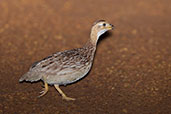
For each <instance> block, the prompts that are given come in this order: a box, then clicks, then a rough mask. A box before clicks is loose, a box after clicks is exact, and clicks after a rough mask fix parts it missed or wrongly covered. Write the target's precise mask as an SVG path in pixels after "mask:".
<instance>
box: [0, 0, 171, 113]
mask: <svg viewBox="0 0 171 114" xmlns="http://www.w3.org/2000/svg"><path fill="white" fill-rule="evenodd" d="M170 4H171V2H170V1H169V0H162V1H161V0H143V1H142V0H139V1H138V0H85V1H82V0H61V1H59V0H0V114H2V113H5V114H8V113H9V114H19V113H20V114H39V113H40V114H54V113H56V114H124V113H125V114H126V113H127V114H171V32H170V31H171V15H170V12H171V7H170ZM98 19H105V20H107V21H108V22H110V23H112V24H114V25H115V26H116V29H115V30H114V31H111V32H109V33H110V34H106V35H103V37H101V38H102V40H100V42H99V43H98V50H97V52H96V56H95V60H94V65H93V68H92V70H91V72H90V73H89V75H88V76H87V77H86V78H84V79H83V80H81V81H79V82H77V83H75V84H72V85H69V86H66V87H63V86H62V87H61V89H62V90H63V91H64V92H65V93H66V94H67V95H68V96H70V97H74V98H76V99H77V100H76V101H71V102H67V101H64V100H62V99H61V96H59V94H58V92H57V91H56V90H55V89H54V87H50V88H49V92H48V94H47V95H45V96H44V97H42V98H37V96H38V95H39V92H40V91H41V89H42V87H41V85H42V83H41V82H38V83H33V84H31V83H25V82H24V83H19V82H18V80H19V78H20V77H21V76H22V75H23V74H24V73H25V72H27V70H28V69H29V67H30V65H31V64H32V63H33V62H34V61H37V60H40V59H42V58H44V57H46V56H48V55H50V54H51V53H54V52H56V51H62V50H65V49H72V48H76V47H81V46H82V45H83V44H84V43H85V42H86V41H87V40H88V38H89V33H90V28H91V25H92V24H93V22H94V21H96V20H98Z"/></svg>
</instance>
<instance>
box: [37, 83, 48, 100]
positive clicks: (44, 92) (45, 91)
mask: <svg viewBox="0 0 171 114" xmlns="http://www.w3.org/2000/svg"><path fill="white" fill-rule="evenodd" d="M47 92H48V84H47V83H45V85H44V88H43V91H41V92H40V94H41V95H39V96H38V97H39V98H40V97H42V96H44V95H45V94H46V93H47Z"/></svg>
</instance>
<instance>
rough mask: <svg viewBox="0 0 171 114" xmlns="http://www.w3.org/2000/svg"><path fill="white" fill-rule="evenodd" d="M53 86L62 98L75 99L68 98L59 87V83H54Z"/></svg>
mask: <svg viewBox="0 0 171 114" xmlns="http://www.w3.org/2000/svg"><path fill="white" fill-rule="evenodd" d="M54 86H55V88H56V89H57V91H58V92H59V93H60V94H61V95H62V98H63V99H65V100H67V101H70V100H75V99H74V98H70V97H67V96H66V95H65V94H64V92H63V91H62V90H61V89H60V88H59V85H54Z"/></svg>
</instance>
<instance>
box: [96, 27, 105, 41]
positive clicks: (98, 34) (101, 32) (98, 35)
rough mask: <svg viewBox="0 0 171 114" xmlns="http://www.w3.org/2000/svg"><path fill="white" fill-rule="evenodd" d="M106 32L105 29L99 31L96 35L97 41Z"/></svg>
mask: <svg viewBox="0 0 171 114" xmlns="http://www.w3.org/2000/svg"><path fill="white" fill-rule="evenodd" d="M106 31H107V30H106V29H103V30H101V31H99V32H98V33H97V40H98V39H99V37H100V36H101V35H102V34H104V33H105V32H106Z"/></svg>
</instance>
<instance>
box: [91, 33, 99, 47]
mask: <svg viewBox="0 0 171 114" xmlns="http://www.w3.org/2000/svg"><path fill="white" fill-rule="evenodd" d="M99 37H100V36H99V35H98V34H97V33H96V32H91V34H90V43H92V44H93V45H94V46H96V45H97V41H98V39H99Z"/></svg>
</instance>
